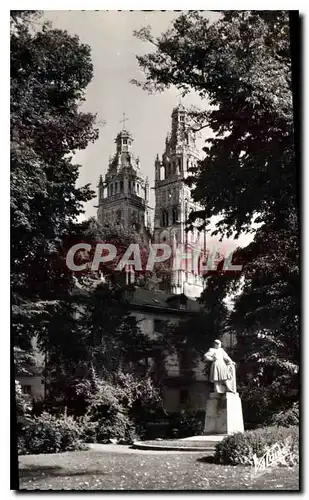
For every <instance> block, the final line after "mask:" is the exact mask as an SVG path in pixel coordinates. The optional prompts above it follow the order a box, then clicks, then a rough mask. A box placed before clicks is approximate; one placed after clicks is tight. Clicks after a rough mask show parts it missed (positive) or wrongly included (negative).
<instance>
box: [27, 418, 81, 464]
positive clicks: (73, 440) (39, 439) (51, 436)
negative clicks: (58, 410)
mask: <svg viewBox="0 0 309 500" xmlns="http://www.w3.org/2000/svg"><path fill="white" fill-rule="evenodd" d="M81 435H82V428H81V427H80V425H79V423H78V422H77V421H76V420H75V419H74V418H73V417H70V416H67V415H66V413H64V414H63V415H60V416H59V415H57V416H54V415H51V414H49V413H47V412H44V413H42V415H40V416H38V417H33V418H32V419H30V420H28V422H27V424H26V425H24V427H23V429H22V431H21V432H20V434H19V443H18V449H19V454H22V455H25V454H28V455H32V454H39V453H59V452H62V451H74V450H78V449H82V443H81V440H80V437H81Z"/></svg>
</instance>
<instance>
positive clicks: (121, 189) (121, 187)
mask: <svg viewBox="0 0 309 500" xmlns="http://www.w3.org/2000/svg"><path fill="white" fill-rule="evenodd" d="M120 191H121V192H122V191H123V181H120Z"/></svg>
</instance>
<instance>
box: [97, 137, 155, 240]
mask: <svg viewBox="0 0 309 500" xmlns="http://www.w3.org/2000/svg"><path fill="white" fill-rule="evenodd" d="M115 143H116V153H115V154H114V156H113V157H112V158H110V160H109V166H108V170H107V173H106V175H105V180H104V181H103V178H102V176H100V180H99V185H98V189H99V193H98V195H99V204H98V211H97V217H98V221H99V222H100V223H101V224H102V225H106V224H120V225H122V226H123V227H125V228H133V229H135V230H136V232H143V229H146V228H148V226H149V210H148V208H149V207H148V200H149V183H148V180H147V179H146V181H145V180H144V179H143V177H142V175H141V171H140V165H139V158H137V157H136V156H134V154H133V153H132V144H133V137H132V135H131V133H130V132H128V131H127V130H126V129H125V128H123V130H122V131H121V132H119V134H118V135H117V137H116V139H115Z"/></svg>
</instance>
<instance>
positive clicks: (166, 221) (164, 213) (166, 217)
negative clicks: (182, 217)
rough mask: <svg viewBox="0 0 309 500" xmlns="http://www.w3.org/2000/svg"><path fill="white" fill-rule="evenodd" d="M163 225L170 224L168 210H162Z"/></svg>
mask: <svg viewBox="0 0 309 500" xmlns="http://www.w3.org/2000/svg"><path fill="white" fill-rule="evenodd" d="M162 226H163V227H167V226H168V212H167V211H166V210H163V212H162Z"/></svg>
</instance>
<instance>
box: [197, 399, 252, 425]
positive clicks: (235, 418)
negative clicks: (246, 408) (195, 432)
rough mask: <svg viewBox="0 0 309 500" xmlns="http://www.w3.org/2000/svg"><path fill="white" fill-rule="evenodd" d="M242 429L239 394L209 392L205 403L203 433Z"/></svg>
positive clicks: (242, 421)
mask: <svg viewBox="0 0 309 500" xmlns="http://www.w3.org/2000/svg"><path fill="white" fill-rule="evenodd" d="M243 431H244V420H243V415H242V407H241V399H240V397H239V394H238V393H236V394H233V393H232V392H226V393H225V394H218V393H216V392H211V393H210V394H209V397H208V400H207V403H206V416H205V427H204V434H233V433H234V432H243Z"/></svg>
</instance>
